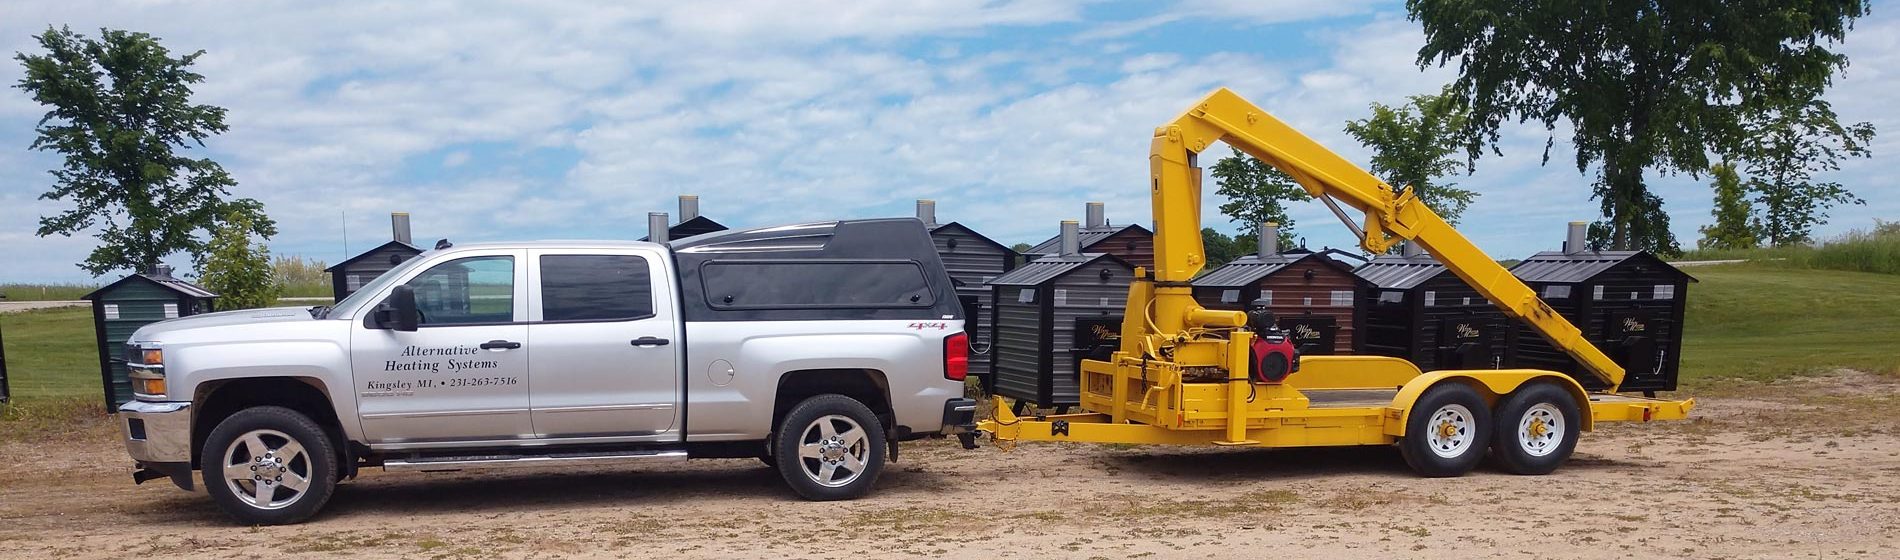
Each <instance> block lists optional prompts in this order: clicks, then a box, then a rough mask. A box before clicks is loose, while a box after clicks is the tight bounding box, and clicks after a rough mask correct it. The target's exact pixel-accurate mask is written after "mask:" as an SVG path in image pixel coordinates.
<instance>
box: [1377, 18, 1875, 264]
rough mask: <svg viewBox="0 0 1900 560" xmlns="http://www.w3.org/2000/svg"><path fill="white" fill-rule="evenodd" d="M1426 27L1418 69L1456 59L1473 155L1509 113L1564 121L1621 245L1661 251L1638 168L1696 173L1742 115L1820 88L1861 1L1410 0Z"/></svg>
mask: <svg viewBox="0 0 1900 560" xmlns="http://www.w3.org/2000/svg"><path fill="white" fill-rule="evenodd" d="M1406 8H1407V11H1408V12H1409V14H1410V17H1411V18H1412V20H1414V21H1418V22H1420V23H1421V24H1423V26H1424V31H1425V46H1424V47H1422V48H1420V49H1419V52H1418V63H1419V65H1420V66H1421V67H1423V66H1429V65H1431V64H1434V63H1436V64H1439V65H1441V66H1442V65H1444V64H1447V63H1449V62H1451V61H1452V60H1454V59H1456V60H1457V61H1458V74H1459V76H1458V79H1457V81H1455V82H1454V83H1453V84H1452V90H1453V91H1454V92H1455V98H1456V99H1457V101H1458V103H1459V104H1460V105H1461V106H1462V107H1463V108H1466V109H1468V110H1469V111H1470V120H1469V121H1468V122H1467V123H1466V126H1465V129H1466V130H1465V132H1466V133H1467V134H1468V139H1469V140H1468V142H1467V145H1466V148H1467V151H1468V154H1469V155H1468V157H1469V158H1470V159H1473V160H1475V159H1476V158H1477V157H1478V155H1479V153H1480V152H1481V151H1482V149H1483V146H1485V145H1487V144H1488V145H1492V146H1493V148H1492V150H1493V152H1496V148H1495V144H1496V142H1497V140H1498V137H1499V136H1498V129H1499V125H1500V124H1501V123H1502V122H1503V121H1504V120H1505V119H1516V120H1518V121H1520V122H1521V121H1527V120H1536V121H1539V122H1541V123H1543V124H1544V126H1545V128H1546V130H1548V131H1550V134H1551V136H1550V138H1549V139H1548V140H1547V141H1546V143H1545V147H1544V159H1545V161H1546V162H1548V161H1549V159H1550V148H1551V147H1552V146H1553V145H1554V144H1555V142H1556V136H1555V134H1556V131H1557V127H1558V123H1559V122H1560V121H1563V122H1567V123H1568V124H1569V126H1570V127H1571V129H1572V134H1571V142H1572V143H1573V144H1575V145H1576V147H1577V152H1576V163H1577V169H1578V171H1579V172H1583V171H1587V170H1588V169H1589V168H1590V167H1591V166H1592V165H1596V166H1597V173H1598V180H1597V181H1596V182H1595V184H1594V186H1593V189H1594V194H1595V196H1596V198H1597V199H1598V200H1599V201H1600V202H1601V205H1602V213H1603V216H1604V218H1605V221H1604V222H1603V223H1602V224H1600V226H1599V227H1598V228H1596V229H1602V230H1604V231H1605V233H1604V240H1605V241H1607V242H1608V243H1610V244H1611V245H1613V246H1614V247H1616V248H1623V249H1627V248H1639V249H1656V250H1659V251H1669V250H1672V249H1673V247H1671V245H1673V242H1674V241H1673V237H1672V236H1671V235H1670V234H1669V223H1668V220H1669V216H1668V214H1667V213H1666V212H1664V211H1663V209H1662V206H1661V204H1662V200H1661V199H1660V198H1658V197H1656V196H1654V195H1653V194H1651V193H1650V192H1649V189H1648V187H1647V186H1646V185H1645V184H1644V182H1643V174H1644V172H1645V171H1647V170H1652V169H1653V170H1656V171H1658V172H1661V173H1675V172H1687V173H1689V174H1691V175H1696V174H1698V173H1700V172H1701V171H1703V170H1705V169H1707V167H1708V165H1709V160H1708V154H1709V153H1711V152H1715V153H1728V152H1732V151H1734V150H1735V148H1736V147H1737V146H1738V145H1739V143H1740V142H1741V137H1742V134H1741V130H1740V128H1741V127H1740V124H1739V121H1740V119H1741V118H1742V117H1743V116H1744V115H1746V114H1748V113H1750V112H1752V111H1756V110H1760V109H1761V108H1763V107H1769V106H1774V105H1776V104H1779V103H1784V102H1786V101H1787V100H1798V99H1803V97H1802V96H1805V95H1812V94H1816V93H1819V92H1820V91H1821V89H1823V88H1824V87H1825V86H1826V84H1827V83H1828V82H1829V80H1830V79H1831V78H1832V76H1833V74H1834V72H1835V71H1837V70H1839V69H1841V68H1844V67H1845V66H1846V65H1847V57H1846V56H1844V55H1841V54H1838V53H1835V52H1833V51H1830V50H1829V48H1830V47H1832V46H1834V45H1835V44H1837V43H1839V42H1840V41H1841V39H1843V38H1844V37H1845V35H1846V33H1847V31H1848V30H1849V29H1851V28H1852V26H1853V22H1854V20H1855V19H1857V18H1859V17H1860V16H1862V15H1865V14H1867V11H1868V4H1867V3H1866V2H1863V1H1861V0H1806V1H1800V2H1789V1H1787V0H1727V1H1723V0H1681V1H1662V0H1604V1H1599V2H1523V1H1519V0H1407V1H1406Z"/></svg>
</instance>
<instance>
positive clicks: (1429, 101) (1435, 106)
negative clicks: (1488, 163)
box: [1346, 88, 1478, 225]
mask: <svg viewBox="0 0 1900 560" xmlns="http://www.w3.org/2000/svg"><path fill="white" fill-rule="evenodd" d="M1446 91H1447V92H1449V88H1447V90H1446ZM1406 100H1407V101H1406V104H1405V105H1401V106H1398V107H1390V106H1387V105H1385V104H1383V103H1373V104H1372V116H1371V117H1367V118H1365V119H1361V120H1356V121H1346V133H1347V134H1351V135H1352V137H1353V138H1356V139H1358V140H1359V143H1361V144H1365V145H1366V147H1368V148H1372V151H1373V156H1372V174H1374V175H1378V176H1379V177H1382V178H1384V179H1385V180H1386V182H1389V183H1392V184H1394V185H1401V186H1404V185H1410V186H1411V187H1412V192H1414V193H1416V194H1417V195H1418V198H1419V200H1422V201H1424V202H1425V205H1426V206H1428V207H1430V208H1431V209H1432V211H1433V212H1437V213H1438V215H1439V216H1441V217H1443V218H1445V221H1447V222H1451V223H1452V225H1457V224H1458V217H1459V216H1461V215H1463V214H1464V213H1465V208H1467V207H1470V206H1471V201H1472V199H1475V198H1477V197H1478V193H1475V192H1471V191H1468V190H1465V189H1461V188H1458V187H1457V183H1451V182H1445V183H1439V182H1438V178H1439V177H1443V176H1445V175H1449V174H1451V173H1454V172H1456V171H1458V168H1459V167H1460V166H1461V164H1462V166H1463V167H1465V169H1466V170H1467V171H1469V170H1470V168H1471V165H1470V162H1469V161H1465V162H1460V161H1458V159H1457V158H1455V157H1452V156H1453V154H1456V153H1458V152H1459V151H1460V150H1459V148H1460V147H1461V146H1463V145H1464V142H1463V140H1462V139H1461V138H1460V137H1459V135H1460V134H1462V133H1464V131H1465V121H1466V120H1467V119H1466V114H1465V111H1464V109H1463V108H1462V107H1460V106H1459V105H1458V103H1457V101H1456V100H1454V99H1453V98H1452V96H1450V95H1444V94H1441V95H1414V96H1411V97H1408V98H1406Z"/></svg>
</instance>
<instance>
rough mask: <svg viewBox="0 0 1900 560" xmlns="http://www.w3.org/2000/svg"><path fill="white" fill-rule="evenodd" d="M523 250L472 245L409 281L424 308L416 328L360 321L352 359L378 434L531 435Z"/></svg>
mask: <svg viewBox="0 0 1900 560" xmlns="http://www.w3.org/2000/svg"><path fill="white" fill-rule="evenodd" d="M525 258H526V251H517V250H506V249H498V250H483V251H471V252H468V253H467V256H463V257H459V258H455V259H453V260H448V261H444V262H441V263H438V264H435V265H433V266H430V267H428V268H427V269H425V270H422V271H421V272H419V273H416V274H415V275H414V276H411V277H410V278H409V279H407V280H404V281H403V284H405V285H408V286H410V287H411V288H413V289H414V290H415V293H416V308H417V310H419V311H421V315H422V317H421V320H420V321H419V322H418V325H417V328H416V330H415V331H414V332H401V331H396V330H390V329H381V328H371V327H370V326H369V322H368V321H363V320H359V321H356V322H355V325H354V326H352V327H351V329H352V333H351V336H350V362H351V364H350V365H351V370H352V372H353V373H354V374H355V377H356V388H355V390H356V392H357V399H356V402H357V412H358V415H359V416H360V417H361V418H362V422H363V431H364V432H365V433H367V434H368V436H369V438H370V439H371V441H373V442H375V443H414V442H454V441H475V440H515V439H520V438H526V437H533V434H534V429H533V427H532V426H531V425H529V423H528V422H529V415H528V348H527V347H526V343H527V341H528V326H527V324H525V323H523V322H521V321H520V318H522V317H525V316H526V314H527V304H526V302H525V301H524V298H523V297H522V296H523V294H524V293H525V290H523V289H522V287H523V286H524V285H526V283H527V282H526V279H527V274H526V272H525V271H524V270H523V268H524V267H522V266H521V262H522V261H523V260H525ZM378 297H385V298H386V297H388V294H381V295H379V296H378ZM365 314H367V312H366V313H365Z"/></svg>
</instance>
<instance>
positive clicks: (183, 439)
mask: <svg viewBox="0 0 1900 560" xmlns="http://www.w3.org/2000/svg"><path fill="white" fill-rule="evenodd" d="M119 433H120V434H121V435H124V436H125V451H126V453H128V454H130V455H131V456H132V460H134V461H138V462H140V463H147V464H152V463H184V464H190V463H191V403H188V402H142V401H132V402H129V403H125V404H122V405H119Z"/></svg>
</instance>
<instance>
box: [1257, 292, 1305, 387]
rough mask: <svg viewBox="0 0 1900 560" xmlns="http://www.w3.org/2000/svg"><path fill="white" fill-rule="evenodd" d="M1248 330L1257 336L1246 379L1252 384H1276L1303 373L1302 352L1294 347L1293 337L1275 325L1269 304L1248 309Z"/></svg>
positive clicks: (1262, 302)
mask: <svg viewBox="0 0 1900 560" xmlns="http://www.w3.org/2000/svg"><path fill="white" fill-rule="evenodd" d="M1247 328H1249V329H1251V330H1253V332H1254V339H1253V346H1252V349H1251V351H1250V352H1249V355H1248V360H1247V376H1248V377H1249V378H1250V379H1251V380H1252V382H1254V383H1262V384H1277V383H1280V382H1282V381H1286V378H1287V376H1290V375H1293V374H1294V373H1295V372H1298V371H1300V350H1299V348H1297V347H1295V346H1294V345H1293V337H1292V336H1289V335H1288V334H1287V332H1286V331H1284V330H1281V329H1280V326H1279V325H1278V324H1276V323H1275V322H1274V317H1273V311H1272V310H1270V309H1268V308H1267V303H1266V301H1264V300H1255V301H1254V302H1253V303H1251V304H1248V305H1247Z"/></svg>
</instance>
